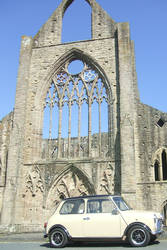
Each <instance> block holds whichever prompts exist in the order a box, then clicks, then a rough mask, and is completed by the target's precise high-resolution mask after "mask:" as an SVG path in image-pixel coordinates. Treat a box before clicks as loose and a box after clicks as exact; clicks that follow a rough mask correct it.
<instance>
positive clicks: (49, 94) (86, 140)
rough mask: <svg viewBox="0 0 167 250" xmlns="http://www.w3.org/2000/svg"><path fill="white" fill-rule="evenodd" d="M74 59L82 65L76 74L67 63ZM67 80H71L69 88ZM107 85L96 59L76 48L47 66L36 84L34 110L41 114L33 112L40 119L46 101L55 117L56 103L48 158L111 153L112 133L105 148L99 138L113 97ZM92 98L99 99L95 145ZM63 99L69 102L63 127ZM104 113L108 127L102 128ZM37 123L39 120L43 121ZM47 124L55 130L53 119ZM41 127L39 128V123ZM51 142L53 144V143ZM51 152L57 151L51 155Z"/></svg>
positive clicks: (109, 124) (109, 111)
mask: <svg viewBox="0 0 167 250" xmlns="http://www.w3.org/2000/svg"><path fill="white" fill-rule="evenodd" d="M77 60H80V61H82V62H83V69H82V70H81V72H79V73H77V74H73V73H70V72H69V69H68V66H69V65H70V64H71V63H72V62H73V61H77ZM70 84H72V89H71V90H70ZM52 86H53V88H52ZM110 86H111V85H110V83H109V81H108V79H107V76H106V74H105V72H104V70H103V69H102V68H101V66H100V65H99V64H98V62H97V61H96V60H95V59H94V58H92V57H90V56H89V55H88V54H86V53H84V52H83V51H81V50H79V49H76V48H73V49H71V50H70V51H68V52H67V53H65V54H64V55H63V56H62V57H60V58H59V59H58V60H57V61H56V62H55V63H54V64H53V66H52V68H51V70H50V74H49V75H48V76H47V78H46V79H45V81H44V82H43V83H42V84H41V87H39V88H38V92H37V95H36V98H35V107H36V110H39V111H40V115H38V116H36V117H38V118H36V120H37V122H38V120H40V121H43V110H44V109H45V107H46V106H47V105H49V108H50V120H51V119H52V117H55V116H54V115H53V112H54V107H55V105H57V107H58V118H57V123H58V126H57V127H58V137H57V138H56V137H55V138H53V137H52V135H51V134H52V133H51V132H49V138H48V139H50V141H48V143H47V144H46V146H47V149H46V150H45V149H44V151H45V152H46V151H47V152H49V154H50V156H49V155H47V158H48V157H49V158H50V157H51V158H55V157H56V158H71V157H72V158H76V157H82V158H85V157H100V156H102V155H103V157H105V156H108V157H110V156H109V154H108V145H111V142H110V141H111V136H107V142H106V144H107V147H106V148H105V149H104V150H103V149H102V146H103V145H102V140H103V137H104V135H103V132H107V130H108V131H111V124H112V116H113V110H112V102H113V100H112V91H111V87H110ZM84 91H85V92H84ZM95 100H96V101H97V102H98V105H97V107H98V112H99V116H98V117H97V123H98V126H99V133H98V138H97V144H96V145H95V143H94V144H93V143H92V140H94V137H93V133H92V131H93V125H92V124H93V123H92V119H93V116H92V104H93V102H94V101H95ZM104 101H105V102H106V103H107V105H102V103H103V102H104ZM85 102H86V104H87V106H88V112H87V115H88V130H87V135H86V136H87V137H85V136H82V131H81V129H82V127H81V125H82V124H84V121H82V120H81V119H82V109H83V108H84V107H83V105H84V103H85ZM65 103H68V107H67V108H68V109H66V113H67V114H68V117H67V120H66V121H67V122H66V127H65V128H64V127H62V119H63V106H64V104H65ZM74 105H77V109H73V106H74ZM104 109H106V110H105V112H103V111H104ZM76 110H78V111H77V113H78V115H77V120H76V119H75V117H74V116H72V112H75V111H76ZM56 112H57V111H56ZM103 113H105V114H106V115H107V119H106V121H105V124H106V126H107V129H106V130H104V131H103V130H102V129H104V127H103V126H102V121H103V120H102V114H103ZM72 117H74V120H75V121H76V122H75V127H74V126H72ZM40 124H42V122H41V123H40ZM48 124H49V128H48V130H49V131H51V130H52V129H53V130H54V131H55V129H54V128H53V126H52V121H51V122H49V123H48ZM94 124H95V123H94ZM57 127H56V128H57ZM63 129H65V130H64V131H66V134H68V137H66V138H65V137H63V136H62V131H63ZM72 129H76V130H77V135H78V136H77V137H75V138H72V134H73V133H72ZM40 130H41V131H42V127H41V129H40ZM56 131H57V130H56ZM75 134H76V133H75ZM105 138H106V136H105ZM51 139H56V141H51ZM54 144H55V146H54V147H53V145H54ZM97 145H98V147H97ZM55 149H56V151H55ZM52 152H56V154H54V155H53V154H52ZM52 156H53V157H52ZM44 158H45V157H44Z"/></svg>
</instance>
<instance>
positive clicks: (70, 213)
mask: <svg viewBox="0 0 167 250" xmlns="http://www.w3.org/2000/svg"><path fill="white" fill-rule="evenodd" d="M84 211H85V202H84V200H83V199H74V200H73V199H70V200H68V201H66V202H65V203H64V204H63V206H62V208H61V210H60V216H59V221H57V223H58V224H61V225H62V226H63V227H64V228H66V230H67V231H68V233H69V234H70V236H71V237H74V238H75V237H83V216H84Z"/></svg>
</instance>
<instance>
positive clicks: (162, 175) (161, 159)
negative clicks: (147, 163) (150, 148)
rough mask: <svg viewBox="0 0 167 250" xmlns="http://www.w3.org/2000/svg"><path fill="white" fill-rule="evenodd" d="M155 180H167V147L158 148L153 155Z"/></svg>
mask: <svg viewBox="0 0 167 250" xmlns="http://www.w3.org/2000/svg"><path fill="white" fill-rule="evenodd" d="M154 178H155V181H166V180H167V149H166V148H162V149H159V150H158V151H157V152H156V153H155V156H154Z"/></svg>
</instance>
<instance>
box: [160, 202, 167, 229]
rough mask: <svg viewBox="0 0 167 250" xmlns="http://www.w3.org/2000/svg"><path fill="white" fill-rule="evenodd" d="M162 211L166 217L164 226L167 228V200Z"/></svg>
mask: <svg viewBox="0 0 167 250" xmlns="http://www.w3.org/2000/svg"><path fill="white" fill-rule="evenodd" d="M161 211H162V214H163V217H164V225H165V226H167V200H165V201H164V202H163V203H162V206H161Z"/></svg>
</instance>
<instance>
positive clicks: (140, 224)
mask: <svg viewBox="0 0 167 250" xmlns="http://www.w3.org/2000/svg"><path fill="white" fill-rule="evenodd" d="M133 226H142V227H144V228H145V229H146V230H147V231H148V232H149V233H150V234H152V233H151V229H150V228H149V227H148V226H147V225H146V224H144V223H143V222H133V223H131V224H129V225H128V226H127V227H126V229H125V231H124V235H126V236H127V234H128V232H129V230H130V229H131V228H132V227H133Z"/></svg>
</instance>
